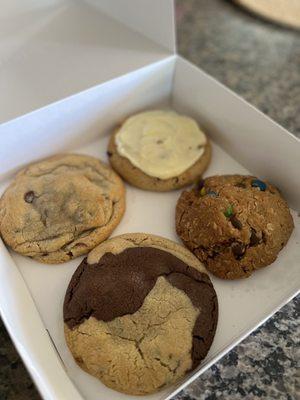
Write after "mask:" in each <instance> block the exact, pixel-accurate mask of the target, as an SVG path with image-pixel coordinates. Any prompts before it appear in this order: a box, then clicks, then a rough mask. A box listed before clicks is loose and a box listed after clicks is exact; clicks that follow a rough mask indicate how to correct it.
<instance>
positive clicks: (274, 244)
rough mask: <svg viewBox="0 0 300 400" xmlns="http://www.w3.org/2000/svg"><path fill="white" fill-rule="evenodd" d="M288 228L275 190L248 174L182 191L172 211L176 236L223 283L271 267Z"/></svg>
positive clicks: (288, 219)
mask: <svg viewBox="0 0 300 400" xmlns="http://www.w3.org/2000/svg"><path fill="white" fill-rule="evenodd" d="M293 227H294V224H293V219H292V216H291V214H290V211H289V208H288V205H287V203H286V201H285V200H284V199H283V198H282V196H281V195H280V193H279V191H278V190H277V189H276V188H275V187H274V186H272V185H270V184H269V183H267V182H263V181H261V180H260V179H257V178H256V177H254V176H242V175H224V176H213V177H210V178H207V179H205V180H202V181H200V182H199V184H198V185H197V186H196V187H195V188H194V189H192V190H190V191H185V192H183V193H182V194H181V196H180V198H179V200H178V203H177V207H176V231H177V233H178V235H179V236H180V237H181V239H182V241H183V242H184V244H185V245H186V246H187V247H188V248H189V249H190V250H191V251H192V252H193V253H194V254H195V255H196V256H197V257H198V258H199V260H201V261H202V262H204V263H205V265H206V266H207V268H208V269H209V270H210V271H211V272H212V273H213V274H215V275H216V276H218V277H220V278H223V279H238V278H245V277H248V276H250V275H251V274H252V272H253V271H255V270H256V269H259V268H262V267H265V266H267V265H269V264H271V263H273V262H274V261H275V259H276V258H277V255H278V253H279V251H280V250H281V249H282V248H283V247H284V246H285V245H286V243H287V241H288V239H289V237H290V235H291V233H292V230H293Z"/></svg>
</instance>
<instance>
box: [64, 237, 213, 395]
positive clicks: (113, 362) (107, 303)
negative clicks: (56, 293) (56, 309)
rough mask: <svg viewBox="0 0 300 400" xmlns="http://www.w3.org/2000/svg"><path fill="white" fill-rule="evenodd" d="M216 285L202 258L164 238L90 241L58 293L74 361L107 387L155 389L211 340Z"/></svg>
mask: <svg viewBox="0 0 300 400" xmlns="http://www.w3.org/2000/svg"><path fill="white" fill-rule="evenodd" d="M217 315H218V303H217V297H216V293H215V291H214V288H213V286H212V284H211V282H210V279H209V277H208V275H207V273H206V271H205V268H204V267H203V266H202V264H201V263H200V262H199V260H197V258H196V257H194V256H193V255H192V254H191V253H189V252H188V251H187V250H185V249H184V248H183V247H182V246H179V245H177V244H175V243H173V242H171V241H169V240H167V239H163V238H160V237H157V236H153V235H146V234H126V235H122V236H119V237H116V238H113V239H110V240H108V241H106V242H104V243H102V244H101V245H99V246H98V247H97V248H95V249H94V250H93V251H92V252H91V253H90V254H89V256H88V258H86V259H84V260H83V262H82V263H81V264H80V266H79V267H78V269H77V270H76V272H75V273H74V275H73V277H72V279H71V281H70V284H69V287H68V289H67V292H66V296H65V301H64V322H65V337H66V341H67V344H68V346H69V348H70V350H71V352H72V354H73V356H74V358H75V360H76V361H77V363H78V364H79V365H80V366H81V368H83V369H84V370H85V371H87V372H88V373H90V374H92V375H94V376H96V377H97V378H98V379H100V380H101V381H102V382H103V383H104V384H105V385H107V386H108V387H110V388H112V389H115V390H118V391H121V392H124V393H128V394H133V395H142V394H147V393H152V392H154V391H157V390H159V389H160V388H162V387H164V386H165V385H169V384H172V383H174V382H176V381H177V380H178V379H179V378H181V377H182V376H184V374H185V373H186V372H188V371H189V370H191V369H193V368H196V367H197V366H198V365H199V363H200V362H201V360H202V359H203V358H204V357H205V356H206V354H207V352H208V350H209V348H210V345H211V343H212V340H213V337H214V334H215V329H216V324H217Z"/></svg>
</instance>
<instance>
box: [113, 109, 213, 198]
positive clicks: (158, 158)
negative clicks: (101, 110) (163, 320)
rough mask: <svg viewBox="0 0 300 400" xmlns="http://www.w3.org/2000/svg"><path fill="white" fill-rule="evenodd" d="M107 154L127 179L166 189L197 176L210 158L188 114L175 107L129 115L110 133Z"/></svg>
mask: <svg viewBox="0 0 300 400" xmlns="http://www.w3.org/2000/svg"><path fill="white" fill-rule="evenodd" d="M107 155H108V157H109V161H110V163H111V165H112V167H113V168H114V169H115V170H116V171H117V172H118V173H119V174H120V175H121V176H122V177H123V178H124V179H125V180H126V181H128V182H129V183H131V184H132V185H134V186H137V187H139V188H141V189H145V190H154V191H169V190H173V189H178V188H181V187H183V186H186V185H188V184H190V183H192V182H194V181H195V180H197V179H198V178H199V177H200V176H201V175H202V173H203V172H204V171H205V169H206V168H207V166H208V164H209V162H210V159H211V146H210V143H209V141H208V139H207V137H206V135H205V134H204V132H203V131H202V130H201V129H200V128H199V126H198V124H197V122H196V121H195V120H193V119H192V118H189V117H187V116H184V115H180V114H178V113H176V112H175V111H164V110H154V111H146V112H143V113H139V114H136V115H133V116H132V117H130V118H128V119H127V120H126V121H125V122H124V123H123V124H122V126H120V127H119V128H118V129H117V130H116V132H115V133H114V134H113V135H112V137H111V139H110V142H109V145H108V151H107Z"/></svg>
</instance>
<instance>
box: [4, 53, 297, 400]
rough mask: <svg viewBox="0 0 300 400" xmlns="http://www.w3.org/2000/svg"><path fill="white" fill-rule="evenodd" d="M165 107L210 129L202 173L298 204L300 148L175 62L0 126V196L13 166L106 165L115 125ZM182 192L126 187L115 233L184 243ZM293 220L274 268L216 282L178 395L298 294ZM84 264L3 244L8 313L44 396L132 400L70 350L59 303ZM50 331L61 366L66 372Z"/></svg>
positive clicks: (237, 100) (155, 65)
mask: <svg viewBox="0 0 300 400" xmlns="http://www.w3.org/2000/svg"><path fill="white" fill-rule="evenodd" d="M160 106H167V107H174V108H175V109H176V110H178V111H184V112H186V113H187V114H190V115H193V116H194V117H195V118H197V120H198V121H199V123H200V125H201V126H202V127H203V128H204V129H206V130H207V133H208V135H209V137H210V138H211V139H212V140H213V157H212V162H211V165H210V167H209V169H208V171H207V172H206V173H205V176H209V175H212V174H225V173H241V174H244V173H248V171H250V173H254V174H256V175H258V176H260V177H262V178H266V179H270V180H271V181H272V182H273V183H274V184H275V185H277V186H278V187H280V188H281V189H282V190H283V195H284V196H285V198H286V199H287V200H288V202H289V204H290V205H292V206H293V207H294V208H296V207H297V206H298V207H299V205H300V192H299V190H300V188H299V185H297V181H296V175H297V172H298V171H299V166H300V165H299V163H300V158H299V149H300V143H299V141H297V139H295V138H293V137H292V136H290V135H289V134H288V133H287V132H286V131H284V129H283V128H281V127H279V126H278V125H277V124H275V123H274V122H273V121H271V120H269V119H268V118H267V117H265V116H264V115H263V114H261V113H260V112H259V111H257V110H255V109H254V108H253V107H251V106H250V105H249V104H247V103H246V102H244V101H243V100H242V99H240V98H238V97H237V96H235V95H234V94H232V93H231V92H230V91H229V90H228V89H226V88H224V87H223V86H222V85H220V84H219V83H217V82H216V81H215V80H213V79H212V78H210V77H208V76H207V75H206V74H204V73H203V72H201V71H200V70H198V69H196V68H195V67H193V66H192V65H191V64H189V63H188V62H186V61H184V60H183V59H181V58H180V57H177V56H171V57H169V58H166V59H165V60H163V61H159V62H156V63H153V64H151V65H148V66H146V67H144V68H141V69H139V70H137V71H135V72H132V73H129V74H127V75H125V76H122V77H119V78H117V79H114V80H112V81H110V82H106V83H104V84H101V85H98V86H95V87H93V88H92V89H90V90H86V91H84V92H82V93H79V94H77V95H75V96H72V97H70V98H68V99H65V100H63V101H60V102H58V103H55V104H52V105H50V106H48V107H47V108H44V109H41V110H37V111H36V112H34V113H31V114H28V115H25V116H24V117H21V118H18V119H16V120H14V121H11V122H8V123H6V124H4V125H2V126H0V149H1V155H0V157H1V160H2V162H1V171H0V174H1V175H0V177H1V178H2V181H1V187H0V188H1V191H3V190H4V188H5V187H6V186H7V184H8V182H9V180H10V179H11V177H12V173H13V172H15V170H16V169H18V168H20V167H21V166H23V165H24V164H26V163H28V162H30V161H32V160H37V159H39V158H41V157H44V156H47V155H50V154H53V153H56V152H61V151H75V152H80V153H84V154H91V155H94V156H96V157H99V158H100V159H102V160H107V157H106V145H107V140H108V135H109V133H110V132H111V130H112V129H113V127H114V126H115V125H116V124H118V123H119V122H120V121H122V120H123V119H124V117H126V116H127V115H130V114H132V113H135V112H137V111H139V110H142V109H145V108H156V107H160ZM274 138H276V143H275V142H274V140H275V139H274ZM279 145H280V148H281V149H282V151H280V152H278V150H277V149H278V146H279ZM275 150H276V151H275ZM282 160H284V164H282ZM295 171H296V172H295ZM179 194H180V191H174V192H169V193H155V192H146V191H142V190H139V189H136V188H133V187H131V186H128V185H127V210H126V213H125V216H124V218H123V220H122V221H121V223H120V225H119V226H118V227H117V229H116V230H115V232H114V233H113V235H117V234H120V233H125V232H148V233H154V234H158V235H162V236H165V237H168V238H170V239H173V240H176V241H178V238H177V237H176V234H175V227H174V210H175V204H176V201H177V199H178V197H179ZM145 210H147V212H145ZM154 216H155V218H154ZM293 217H294V222H295V230H294V232H293V234H292V237H291V239H290V240H289V242H288V244H287V246H286V247H285V248H284V249H283V250H282V251H281V252H280V254H279V257H278V259H277V260H276V262H275V263H274V264H273V265H272V266H271V267H267V268H265V269H262V270H260V271H257V272H255V273H254V274H253V276H251V277H250V278H248V279H246V280H238V281H224V280H220V279H217V278H215V277H213V276H212V277H211V278H212V281H213V284H214V286H215V289H216V291H217V294H218V299H219V307H220V309H219V323H218V328H217V332H216V336H215V340H214V342H213V345H212V347H211V350H210V352H209V354H208V356H207V358H206V359H205V361H204V362H203V363H202V365H201V366H200V368H199V369H198V370H197V372H196V373H195V372H193V373H192V374H191V375H190V376H189V377H187V378H186V379H185V381H184V382H183V383H182V385H180V386H179V387H177V389H176V391H177V390H179V389H180V388H181V387H183V386H185V385H186V384H187V383H188V382H190V381H191V380H193V379H195V377H196V376H198V375H199V374H201V373H202V372H203V371H204V370H205V369H206V368H208V367H209V366H210V365H211V364H212V363H213V362H215V361H216V360H217V359H218V358H219V357H221V356H222V355H223V354H224V353H225V352H226V351H228V350H229V349H230V348H232V347H233V346H234V345H236V344H237V343H238V342H239V341H240V340H241V339H242V338H243V337H245V336H246V335H247V334H248V333H249V332H251V331H252V330H253V329H255V328H256V327H257V326H258V325H259V324H260V323H262V322H263V321H264V320H265V319H267V318H268V317H269V316H270V315H271V314H272V313H274V312H275V311H276V310H277V309H278V308H279V307H280V306H282V305H283V304H284V303H285V302H287V301H288V300H289V299H290V298H291V297H292V296H293V295H295V293H296V292H297V291H298V290H299V283H300V269H299V261H300V254H299V240H300V222H299V221H300V218H299V216H297V213H296V212H293ZM80 261H81V259H80V258H78V259H76V260H73V261H71V262H68V263H65V264H60V265H44V264H40V263H38V262H36V261H33V260H31V259H29V258H26V257H22V256H20V255H17V254H16V253H14V252H10V253H8V252H7V251H6V250H5V248H4V246H3V245H2V248H1V249H0V307H1V312H2V316H3V318H4V321H5V323H6V326H7V327H8V329H9V331H10V334H11V335H12V337H13V339H14V342H15V344H16V346H17V348H18V351H19V352H20V354H21V355H22V357H23V359H24V360H25V362H26V364H27V367H28V369H29V371H30V373H31V374H32V376H33V377H34V379H35V381H36V383H37V385H38V387H39V389H40V391H41V392H42V394H43V396H44V398H46V399H58V398H59V399H62V398H63V399H70V400H76V399H82V398H84V399H88V400H92V399H93V400H95V399H97V400H98V399H99V398H101V399H113V400H117V399H119V400H126V399H129V398H131V396H126V395H123V394H121V393H118V392H115V391H113V390H110V389H108V388H106V387H105V386H104V385H102V384H101V383H100V382H99V381H98V380H96V379H95V378H93V377H91V376H89V375H88V374H86V373H85V372H83V371H82V370H81V369H80V368H79V367H78V366H77V365H76V364H75V362H74V361H73V358H72V356H71V355H70V353H69V351H68V349H67V347H66V344H65V341H64V337H63V319H62V304H63V298H64V294H65V290H66V288H67V285H68V282H69V280H70V278H71V275H72V274H73V272H74V270H75V269H76V267H77V266H78V265H79V263H80ZM19 272H20V274H21V275H20V274H19ZM22 278H23V279H22ZM23 280H24V281H25V283H26V285H24V281H23ZM27 289H28V290H27ZM29 294H30V295H31V296H32V299H33V302H34V303H32V299H31V297H30V296H29ZM34 305H35V306H36V309H37V310H38V313H37V312H36V310H35V307H34ZM39 316H40V318H41V320H42V322H41V320H40V319H39ZM46 330H47V331H48V332H49V334H50V336H51V339H52V341H53V343H54V344H55V347H56V349H57V351H58V353H59V356H60V357H61V359H62V360H63V363H64V365H65V368H66V373H65V372H64V370H63V367H62V365H61V364H60V362H59V358H58V356H57V354H56V352H55V350H54V348H53V346H52V345H51V342H50V339H49V337H48V336H47V334H46ZM67 376H69V377H70V379H71V381H72V382H73V384H74V385H75V387H76V388H77V390H78V392H77V391H76V389H75V388H74V386H73V385H72V384H71V383H70V381H68V379H67ZM174 390H175V388H174V387H173V388H168V389H166V390H164V391H162V392H159V393H157V394H154V395H151V396H145V397H146V398H147V399H161V398H168V396H171V393H172V395H173V394H174Z"/></svg>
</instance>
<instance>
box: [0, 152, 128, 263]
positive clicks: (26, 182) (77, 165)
mask: <svg viewBox="0 0 300 400" xmlns="http://www.w3.org/2000/svg"><path fill="white" fill-rule="evenodd" d="M124 210H125V189H124V185H123V183H122V181H121V179H120V178H119V177H118V176H117V175H116V174H115V172H114V171H112V170H111V168H109V167H108V166H107V165H105V164H104V163H102V162H101V161H99V160H97V159H96V158H93V157H89V156H84V155H77V154H63V155H57V156H54V157H50V158H47V159H45V160H42V161H39V162H37V163H34V164H31V165H29V166H28V167H26V168H24V169H23V170H22V171H21V172H19V173H18V175H17V176H16V178H15V180H14V181H13V182H12V184H11V185H10V186H9V187H8V189H7V190H6V191H5V193H4V194H3V196H2V198H1V199H0V233H1V236H2V238H3V240H4V241H5V243H6V244H7V245H9V246H10V247H11V248H12V249H13V250H15V251H16V252H18V253H21V254H23V255H25V256H29V257H32V258H34V259H35V260H38V261H42V262H45V263H61V262H64V261H68V260H70V259H71V258H74V257H78V256H79V255H81V254H86V253H87V252H88V251H89V250H91V249H92V248H94V247H95V246H96V245H97V244H99V243H101V242H102V241H103V240H105V239H106V238H107V237H108V236H109V235H110V234H111V232H112V231H113V229H114V228H115V227H116V226H117V225H118V223H119V222H120V220H121V218H122V215H123V213H124Z"/></svg>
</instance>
